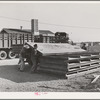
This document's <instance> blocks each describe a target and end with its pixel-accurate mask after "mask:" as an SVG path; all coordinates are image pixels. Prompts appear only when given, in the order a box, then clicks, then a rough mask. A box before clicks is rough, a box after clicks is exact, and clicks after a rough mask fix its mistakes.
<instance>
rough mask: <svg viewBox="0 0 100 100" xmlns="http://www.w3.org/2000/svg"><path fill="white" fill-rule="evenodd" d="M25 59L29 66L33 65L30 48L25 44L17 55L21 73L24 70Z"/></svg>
mask: <svg viewBox="0 0 100 100" xmlns="http://www.w3.org/2000/svg"><path fill="white" fill-rule="evenodd" d="M25 59H26V61H27V62H28V64H29V65H30V66H32V65H33V64H32V61H31V48H30V47H29V45H27V44H24V46H23V47H22V49H21V52H20V55H19V63H20V67H19V70H20V71H21V72H23V71H24V68H25Z"/></svg>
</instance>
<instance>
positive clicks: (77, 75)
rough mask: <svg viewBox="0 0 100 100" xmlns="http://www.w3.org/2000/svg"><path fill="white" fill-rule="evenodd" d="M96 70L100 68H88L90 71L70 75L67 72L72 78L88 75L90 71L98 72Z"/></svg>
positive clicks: (69, 77) (68, 76)
mask: <svg viewBox="0 0 100 100" xmlns="http://www.w3.org/2000/svg"><path fill="white" fill-rule="evenodd" d="M96 71H100V68H96V69H91V70H88V71H84V72H80V73H75V74H70V75H67V74H66V78H68V79H71V78H75V77H79V76H82V75H87V74H89V73H93V72H96Z"/></svg>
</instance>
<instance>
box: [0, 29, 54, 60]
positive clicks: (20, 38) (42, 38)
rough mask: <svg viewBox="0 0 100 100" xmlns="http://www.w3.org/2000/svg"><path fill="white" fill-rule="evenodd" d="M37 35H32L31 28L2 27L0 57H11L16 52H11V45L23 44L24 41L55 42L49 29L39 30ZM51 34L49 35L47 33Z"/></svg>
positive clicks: (14, 55)
mask: <svg viewBox="0 0 100 100" xmlns="http://www.w3.org/2000/svg"><path fill="white" fill-rule="evenodd" d="M39 33H40V34H39V35H35V36H34V37H33V35H32V33H31V30H24V29H9V28H4V29H2V30H1V32H0V59H2V60H4V59H6V58H10V59H13V58H15V57H16V54H15V53H13V51H12V48H13V46H18V47H19V46H20V47H21V46H23V44H24V43H25V42H33V38H34V42H39V43H53V42H55V36H54V33H52V32H51V31H47V30H46V31H45V30H40V31H39ZM44 33H47V35H43V34H44ZM48 34H51V35H48Z"/></svg>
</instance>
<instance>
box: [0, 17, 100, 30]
mask: <svg viewBox="0 0 100 100" xmlns="http://www.w3.org/2000/svg"><path fill="white" fill-rule="evenodd" d="M0 18H5V19H10V20H17V21H24V22H30V21H29V20H23V19H17V18H11V17H5V16H0ZM39 24H45V25H52V26H61V27H71V28H87V29H100V28H98V27H83V26H71V25H60V24H52V23H44V22H39Z"/></svg>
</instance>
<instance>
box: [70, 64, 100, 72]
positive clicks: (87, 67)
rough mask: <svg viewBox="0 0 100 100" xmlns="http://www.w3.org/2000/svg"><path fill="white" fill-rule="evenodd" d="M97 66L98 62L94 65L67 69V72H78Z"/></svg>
mask: <svg viewBox="0 0 100 100" xmlns="http://www.w3.org/2000/svg"><path fill="white" fill-rule="evenodd" d="M99 66H100V65H99V64H95V65H90V66H85V67H80V68H77V69H76V68H73V69H69V73H70V72H79V71H82V70H89V69H93V68H97V67H99Z"/></svg>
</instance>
